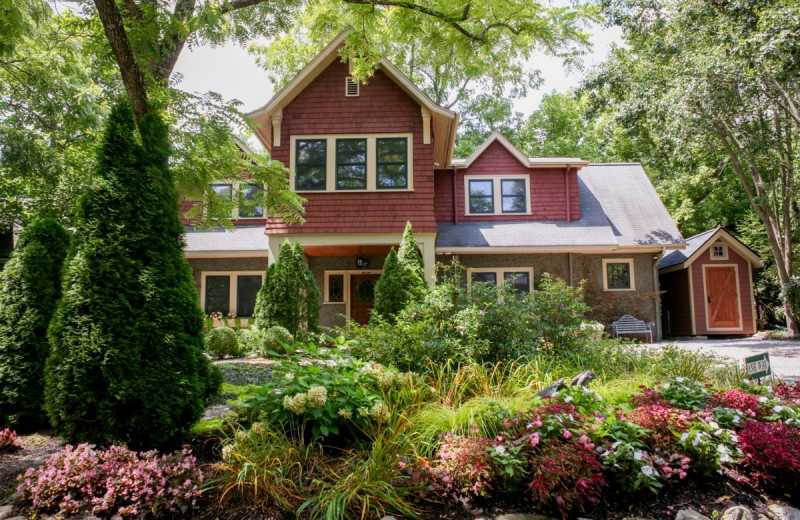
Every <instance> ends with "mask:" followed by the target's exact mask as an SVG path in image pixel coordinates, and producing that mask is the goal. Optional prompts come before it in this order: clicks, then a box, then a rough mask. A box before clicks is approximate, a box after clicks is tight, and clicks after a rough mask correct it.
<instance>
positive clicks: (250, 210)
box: [238, 184, 264, 218]
mask: <svg viewBox="0 0 800 520" xmlns="http://www.w3.org/2000/svg"><path fill="white" fill-rule="evenodd" d="M262 191H264V188H263V187H261V186H260V185H258V184H242V185H240V186H239V194H240V195H241V197H242V198H243V199H245V201H254V200H257V199H258V198H259V197H260V196H261V195H262V193H261V192H262ZM238 213H239V218H261V217H263V216H264V208H262V207H261V206H257V205H254V203H252V202H251V203H244V204H240V205H239V212H238Z"/></svg>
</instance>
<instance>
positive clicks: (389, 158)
mask: <svg viewBox="0 0 800 520" xmlns="http://www.w3.org/2000/svg"><path fill="white" fill-rule="evenodd" d="M375 147H376V149H377V153H376V156H377V160H376V171H377V175H378V180H377V186H378V188H379V189H387V188H388V189H398V188H407V187H408V140H407V139H406V138H405V137H392V138H385V139H384V138H382V139H376V140H375Z"/></svg>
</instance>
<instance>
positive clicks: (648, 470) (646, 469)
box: [642, 465, 658, 477]
mask: <svg viewBox="0 0 800 520" xmlns="http://www.w3.org/2000/svg"><path fill="white" fill-rule="evenodd" d="M642 473H644V476H645V477H649V476H652V475H657V474H658V472H657V471H656V468H654V467H653V466H649V465H648V466H642Z"/></svg>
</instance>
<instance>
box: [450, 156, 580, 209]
mask: <svg viewBox="0 0 800 520" xmlns="http://www.w3.org/2000/svg"><path fill="white" fill-rule="evenodd" d="M565 172H566V168H528V167H526V166H525V165H523V164H522V163H520V162H519V160H517V158H516V157H514V156H513V155H511V153H510V152H509V151H508V150H507V149H506V148H505V147H504V146H503V145H502V144H500V143H499V142H497V141H495V142H493V143H492V144H490V145H489V147H488V148H487V149H486V150H485V151H484V152H483V153H482V154H481V156H480V157H478V158H477V159H476V160H475V162H474V163H472V165H470V167H469V168H464V169H458V170H456V173H455V176H456V182H455V191H454V186H453V177H452V176H453V174H452V172H450V171H444V170H440V171H437V172H436V175H437V179H436V219H437V220H439V221H448V222H452V221H453V207H454V204H453V197H454V196H455V211H456V214H457V218H458V221H459V222H475V221H482V222H486V221H509V220H513V221H525V220H567V179H566V173H565ZM466 175H492V176H495V175H496V176H502V175H529V176H530V182H529V183H528V185H529V187H530V194H529V196H530V199H531V214H530V215H471V216H468V215H467V214H466V210H465V200H464V177H465V176H466ZM569 194H570V210H569V213H570V217H571V220H579V219H580V218H581V214H580V213H581V209H580V200H579V198H578V173H577V171H576V170H575V169H572V170H571V171H570V173H569Z"/></svg>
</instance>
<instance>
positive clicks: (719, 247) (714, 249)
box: [711, 244, 728, 260]
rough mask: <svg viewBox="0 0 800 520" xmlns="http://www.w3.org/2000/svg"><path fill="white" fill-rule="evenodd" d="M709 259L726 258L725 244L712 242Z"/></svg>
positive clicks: (726, 249)
mask: <svg viewBox="0 0 800 520" xmlns="http://www.w3.org/2000/svg"><path fill="white" fill-rule="evenodd" d="M711 259H712V260H727V259H728V248H727V247H726V246H725V244H714V245H713V246H711Z"/></svg>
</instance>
